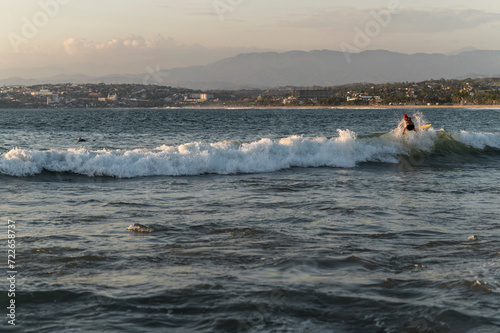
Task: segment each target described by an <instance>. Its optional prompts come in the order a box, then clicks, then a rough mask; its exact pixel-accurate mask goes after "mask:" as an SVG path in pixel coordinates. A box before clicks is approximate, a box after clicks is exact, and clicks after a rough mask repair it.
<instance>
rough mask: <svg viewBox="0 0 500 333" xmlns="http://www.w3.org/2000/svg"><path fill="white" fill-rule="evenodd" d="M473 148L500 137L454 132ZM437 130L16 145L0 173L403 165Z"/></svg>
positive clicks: (427, 147) (132, 173)
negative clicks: (122, 145) (118, 146)
mask: <svg viewBox="0 0 500 333" xmlns="http://www.w3.org/2000/svg"><path fill="white" fill-rule="evenodd" d="M455 137H456V138H455V139H456V140H458V141H461V142H463V143H465V144H467V145H470V146H473V147H474V148H484V147H485V146H493V147H496V148H499V147H500V137H499V136H498V135H489V134H481V133H479V134H478V133H475V134H474V133H467V132H461V133H459V134H457V135H456V136H455ZM436 140H437V135H436V131H434V130H432V131H427V132H420V133H410V134H409V135H406V136H401V135H395V134H394V133H388V134H385V135H382V136H372V137H366V138H358V137H357V136H356V134H355V133H354V132H352V131H350V130H338V136H336V137H333V138H325V137H317V138H306V137H303V136H289V137H286V138H282V139H278V140H271V139H269V138H264V139H261V140H258V141H254V142H247V143H238V142H227V141H226V142H216V143H204V142H191V143H186V144H182V145H178V146H169V145H163V146H160V147H157V148H155V149H133V150H107V149H102V150H87V149H84V148H80V149H68V150H48V151H40V150H28V149H20V148H14V149H12V150H10V151H9V152H7V153H5V154H3V155H1V156H0V173H1V174H4V175H10V176H29V175H36V174H39V173H42V172H44V171H49V172H69V173H75V174H82V175H87V176H112V177H123V178H131V177H143V176H160V175H165V176H186V175H201V174H239V173H259V172H273V171H278V170H283V169H288V168H292V167H322V166H323V167H340V168H352V167H355V166H357V165H359V164H360V163H363V162H383V163H398V162H399V157H400V156H401V155H408V154H409V153H411V151H412V150H414V149H418V150H420V151H426V152H430V151H431V150H432V147H433V144H434V142H435V141H436Z"/></svg>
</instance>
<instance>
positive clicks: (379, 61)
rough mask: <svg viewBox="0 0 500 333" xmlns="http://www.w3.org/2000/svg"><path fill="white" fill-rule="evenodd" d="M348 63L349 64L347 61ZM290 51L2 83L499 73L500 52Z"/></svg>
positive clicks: (260, 83) (239, 84)
mask: <svg viewBox="0 0 500 333" xmlns="http://www.w3.org/2000/svg"><path fill="white" fill-rule="evenodd" d="M347 58H349V60H350V61H348V59H347ZM347 58H346V55H344V54H343V53H342V52H338V51H329V50H317V51H310V52H304V51H290V52H284V53H277V52H263V53H244V54H240V55H237V56H235V57H230V58H226V59H223V60H220V61H217V62H215V63H212V64H209V65H205V66H193V67H185V68H174V69H170V70H166V71H161V72H158V73H149V74H148V73H145V74H143V75H113V76H105V77H99V78H92V77H87V76H84V75H78V76H73V75H64V76H55V77H50V78H47V79H38V80H25V79H21V78H11V79H7V80H0V84H1V85H12V84H25V85H27V84H39V83H63V82H73V83H98V82H103V83H109V84H112V83H145V82H147V83H151V84H161V85H170V86H181V87H186V88H192V89H240V88H270V87H277V86H314V85H316V86H336V85H341V84H348V83H354V82H363V81H366V82H372V83H385V82H406V81H424V80H429V79H441V78H444V79H462V78H467V77H470V78H476V77H489V76H499V75H500V51H481V50H472V51H465V52H462V53H459V54H450V55H444V54H424V53H418V54H411V55H408V54H403V53H395V52H389V51H383V50H377V51H364V52H361V53H356V54H350V55H348V57H347Z"/></svg>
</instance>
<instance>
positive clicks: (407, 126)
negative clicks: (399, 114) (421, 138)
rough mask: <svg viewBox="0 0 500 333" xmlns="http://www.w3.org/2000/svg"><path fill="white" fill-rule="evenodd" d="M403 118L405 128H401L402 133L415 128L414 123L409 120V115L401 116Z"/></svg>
mask: <svg viewBox="0 0 500 333" xmlns="http://www.w3.org/2000/svg"><path fill="white" fill-rule="evenodd" d="M403 120H404V121H405V128H404V129H403V133H405V132H406V131H414V130H415V124H413V121H412V120H411V118H410V117H408V115H407V114H405V115H404V116H403Z"/></svg>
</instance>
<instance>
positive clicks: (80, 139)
mask: <svg viewBox="0 0 500 333" xmlns="http://www.w3.org/2000/svg"><path fill="white" fill-rule="evenodd" d="M78 142H87V140H85V139H82V138H78Z"/></svg>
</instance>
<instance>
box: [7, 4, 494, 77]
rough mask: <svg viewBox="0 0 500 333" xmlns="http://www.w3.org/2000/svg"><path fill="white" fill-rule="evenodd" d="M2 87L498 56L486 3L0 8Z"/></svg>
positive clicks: (491, 12)
mask: <svg viewBox="0 0 500 333" xmlns="http://www.w3.org/2000/svg"><path fill="white" fill-rule="evenodd" d="M0 35H1V38H0V78H7V77H12V76H19V77H24V78H36V77H46V76H50V75H56V74H74V73H81V74H86V75H91V76H102V75H108V74H127V73H130V74H140V73H147V72H151V71H157V70H159V69H170V68H174V67H186V66H193V65H205V64H208V63H212V62H215V61H217V60H220V59H222V58H225V57H230V56H234V55H237V54H239V53H245V52H264V51H276V52H285V51H291V50H303V51H310V50H317V49H321V50H322V49H328V50H337V51H347V52H361V51H365V50H374V49H385V50H389V51H393V52H401V53H407V54H413V53H420V52H423V53H449V52H454V51H458V50H463V49H473V48H474V49H481V50H498V49H500V43H498V41H499V40H500V38H499V37H500V1H491V0H475V1H470V0H467V1H463V0H433V1H430V0H329V1H327V0H307V1H305V0H302V1H298V0H0Z"/></svg>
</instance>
